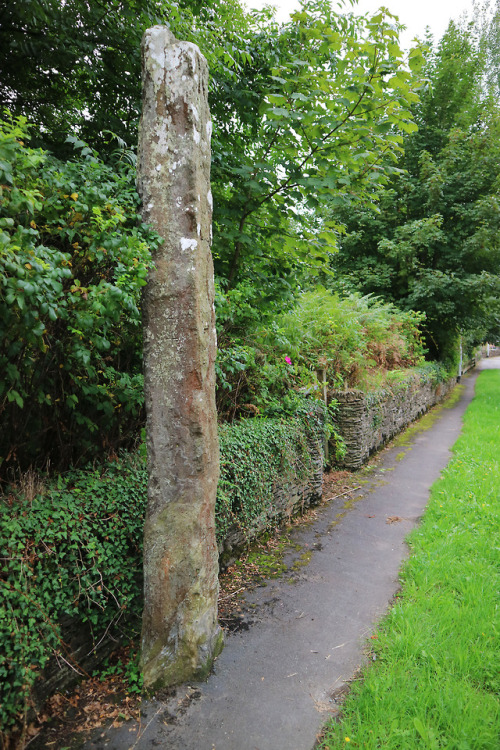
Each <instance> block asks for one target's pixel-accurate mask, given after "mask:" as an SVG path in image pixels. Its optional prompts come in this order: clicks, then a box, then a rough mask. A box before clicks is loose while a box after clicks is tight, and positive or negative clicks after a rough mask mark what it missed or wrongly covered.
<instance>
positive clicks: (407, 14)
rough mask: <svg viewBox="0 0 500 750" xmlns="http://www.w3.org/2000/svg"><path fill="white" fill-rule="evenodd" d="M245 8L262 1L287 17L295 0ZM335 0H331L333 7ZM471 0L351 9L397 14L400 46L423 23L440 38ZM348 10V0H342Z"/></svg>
mask: <svg viewBox="0 0 500 750" xmlns="http://www.w3.org/2000/svg"><path fill="white" fill-rule="evenodd" d="M244 2H245V5H246V6H247V7H248V8H262V7H263V6H264V5H275V6H277V7H278V20H281V21H286V20H288V17H289V14H290V12H292V11H294V10H297V9H298V8H299V5H300V3H299V0H244ZM336 3H337V0H332V5H333V6H334V7H335V5H336ZM472 3H473V0H359V2H358V5H357V11H356V8H353V10H354V11H356V12H357V13H359V15H364V14H365V13H374V12H375V11H376V10H378V8H380V7H381V6H385V7H387V8H388V9H389V10H390V11H391V12H392V13H394V14H395V15H397V16H399V20H400V21H401V23H404V24H405V26H407V28H408V30H407V31H406V32H405V33H404V34H403V35H402V37H401V41H402V46H403V47H406V48H408V47H410V45H411V40H412V39H413V38H414V37H415V36H419V37H421V38H423V36H424V32H425V27H426V26H430V27H431V31H432V33H433V34H434V38H435V39H436V41H437V40H438V39H440V38H441V36H442V35H443V33H444V31H445V30H446V27H447V26H448V23H449V21H450V19H451V18H454V19H456V18H458V16H459V15H460V14H461V13H462V11H464V10H465V11H469V10H471V9H472ZM345 7H346V9H347V10H350V5H349V3H348V2H346V3H345Z"/></svg>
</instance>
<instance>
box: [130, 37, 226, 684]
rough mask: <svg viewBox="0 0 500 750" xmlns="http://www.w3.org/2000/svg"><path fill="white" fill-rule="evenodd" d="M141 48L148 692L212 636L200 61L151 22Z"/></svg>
mask: <svg viewBox="0 0 500 750" xmlns="http://www.w3.org/2000/svg"><path fill="white" fill-rule="evenodd" d="M142 49H143V113H142V119H141V126H140V134H139V160H138V190H139V193H140V195H141V199H142V206H143V208H142V215H143V219H144V221H146V222H147V223H149V224H151V225H152V226H153V228H154V229H155V230H156V231H157V232H158V233H159V234H160V236H161V237H162V242H161V244H160V246H159V248H158V249H157V251H156V252H155V254H154V268H153V269H152V270H151V272H150V276H149V279H148V284H147V286H146V290H145V295H144V375H145V398H146V414H147V427H146V433H147V449H148V471H149V485H148V510H147V516H146V524H145V529H144V579H145V582H144V596H145V603H144V618H143V634H142V665H143V674H144V685H145V688H146V689H147V690H148V691H150V692H151V691H153V690H155V689H158V688H163V687H167V686H169V685H173V684H177V683H179V682H182V681H184V680H187V679H191V678H193V677H194V678H196V677H203V676H205V675H206V674H207V673H208V672H209V670H210V668H211V665H212V662H213V659H214V658H215V656H217V654H218V653H219V652H220V650H221V648H222V633H221V630H220V628H219V626H218V624H217V595H218V558H217V546H216V540H215V497H216V491H217V480H218V475H219V447H218V439H217V418H216V410H215V367H214V363H215V354H216V333H215V310H214V280H213V263H212V256H211V252H210V244H211V231H212V229H211V221H212V196H211V192H210V136H211V128H212V124H211V120H210V113H209V109H208V101H207V90H208V67H207V63H206V61H205V59H204V58H203V56H202V55H201V54H200V52H199V50H198V48H197V47H196V46H195V45H194V44H190V43H187V42H178V41H177V40H176V39H175V37H174V36H173V35H172V33H171V32H170V31H169V30H168V29H167V28H165V27H162V26H155V27H153V28H152V29H148V31H146V33H145V35H144V38H143V44H142Z"/></svg>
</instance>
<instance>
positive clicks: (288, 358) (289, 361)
mask: <svg viewBox="0 0 500 750" xmlns="http://www.w3.org/2000/svg"><path fill="white" fill-rule="evenodd" d="M285 362H286V363H287V364H288V365H291V364H292V360H291V359H290V357H285Z"/></svg>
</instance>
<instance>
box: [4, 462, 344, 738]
mask: <svg viewBox="0 0 500 750" xmlns="http://www.w3.org/2000/svg"><path fill="white" fill-rule="evenodd" d="M357 482H358V478H357V477H356V476H355V475H353V474H351V473H350V472H346V471H331V472H329V473H327V474H325V475H324V499H323V502H322V505H325V504H327V503H328V502H329V501H330V500H331V499H332V498H336V497H339V496H340V497H346V498H347V497H349V496H351V492H352V490H353V488H355V487H356V486H357ZM320 507H321V506H320ZM320 507H319V508H310V509H308V510H307V511H306V512H305V513H304V514H303V515H301V516H298V517H296V518H295V519H293V521H292V522H291V524H289V525H287V526H285V527H282V528H280V529H277V528H275V529H272V530H270V531H269V533H267V534H266V535H264V536H263V537H262V538H261V539H260V540H259V541H258V542H256V543H255V544H253V545H251V547H250V548H249V549H248V550H247V551H246V552H244V553H243V554H242V555H241V557H240V558H239V560H238V561H237V563H235V564H234V565H232V566H231V567H230V568H228V569H227V570H226V571H225V572H224V573H222V574H221V576H220V578H219V584H220V591H219V622H220V624H221V626H222V627H223V628H224V630H226V631H228V632H233V631H236V630H239V629H245V628H247V627H248V624H246V618H247V613H246V611H245V608H244V607H242V603H241V599H242V597H243V595H244V594H245V592H247V591H249V590H251V589H252V588H254V587H255V586H259V585H261V584H262V581H263V579H264V578H269V577H273V576H279V575H281V574H282V573H283V556H284V554H285V552H287V551H290V531H291V530H292V529H293V528H296V527H297V526H300V525H302V524H310V523H311V522H313V521H314V519H315V518H316V517H317V514H318V511H319V510H320ZM302 554H303V553H302V552H301V551H297V559H298V561H299V563H300V558H301V555H302ZM137 654H138V638H137V636H136V637H134V638H132V639H131V641H130V643H129V645H127V646H124V647H122V648H119V649H118V650H117V651H116V652H115V653H114V654H113V656H112V657H110V659H109V660H108V661H107V664H106V665H104V667H103V669H101V670H99V674H98V675H96V676H94V677H91V678H89V679H84V680H82V681H81V682H80V683H79V684H78V686H77V687H75V689H74V690H72V691H70V692H69V693H56V694H55V695H54V696H52V698H50V699H49V700H48V701H47V703H46V704H45V706H44V707H43V708H42V709H41V711H40V712H39V713H38V715H37V717H36V718H34V719H33V720H32V721H30V722H29V724H28V726H27V727H26V740H27V741H30V740H31V744H30V747H31V748H33V750H44V749H45V748H46V747H49V746H50V747H52V746H53V747H72V746H73V745H72V737H73V735H76V734H79V735H81V734H82V733H86V732H90V731H91V730H96V729H99V727H101V726H102V727H104V726H109V725H110V724H113V726H118V725H119V724H120V723H122V722H124V721H127V720H130V719H135V720H136V721H138V720H139V719H140V706H141V696H140V683H138V681H137V678H138V658H137ZM135 686H137V688H136V687H135ZM53 743H55V744H53ZM13 746H14V745H13ZM6 747H9V746H8V745H7V746H6Z"/></svg>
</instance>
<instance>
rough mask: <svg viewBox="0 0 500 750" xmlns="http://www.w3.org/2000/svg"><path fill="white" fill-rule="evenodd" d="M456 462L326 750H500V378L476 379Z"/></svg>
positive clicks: (417, 537) (436, 491)
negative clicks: (356, 749)
mask: <svg viewBox="0 0 500 750" xmlns="http://www.w3.org/2000/svg"><path fill="white" fill-rule="evenodd" d="M453 453H454V456H453V458H452V460H451V461H450V463H449V465H448V467H447V468H446V470H445V471H444V472H443V474H442V476H441V478H440V479H439V480H438V481H437V482H436V483H435V485H434V486H433V488H432V491H431V496H430V501H429V505H428V508H427V511H426V514H425V516H424V519H423V521H422V524H421V525H420V527H419V528H418V529H416V530H415V531H414V532H413V533H412V534H411V535H410V536H409V538H408V542H409V544H410V547H411V552H412V554H411V556H410V559H409V560H408V562H407V563H406V564H405V566H404V568H403V570H402V573H401V578H402V581H403V587H402V590H401V593H400V595H399V596H398V598H397V600H396V602H395V604H394V606H393V607H392V608H391V610H390V611H389V613H388V614H387V616H386V617H385V618H384V620H383V621H382V622H381V624H380V626H379V629H378V630H377V633H376V634H374V635H373V636H372V640H371V641H370V644H371V649H372V652H373V657H375V661H372V662H371V663H370V665H369V666H368V667H367V668H366V669H365V670H364V673H363V678H362V679H361V680H359V681H357V682H355V683H354V684H353V687H352V690H351V693H350V695H349V697H348V698H347V700H346V702H345V704H344V706H343V709H342V715H341V720H340V721H339V722H333V721H332V722H331V723H330V724H329V725H327V727H326V728H325V730H324V734H323V739H322V742H321V744H320V747H321V748H323V749H324V750H333V749H334V748H335V749H337V748H344V747H349V748H354V747H358V748H363V749H364V750H371V749H372V748H373V749H375V748H384V750H391V749H393V748H404V750H411V749H412V748H430V749H432V750H434V748H447V749H448V750H451V749H452V748H453V749H454V750H455V749H456V750H476V749H477V750H479V749H481V750H489V749H490V748H491V750H496V749H497V748H498V747H499V746H500V744H499V737H500V703H499V700H498V694H499V689H500V649H499V648H498V645H499V644H498V630H499V627H498V626H499V606H498V604H499V597H498V591H499V585H498V583H499V580H498V567H499V562H500V555H499V545H498V540H499V535H498V529H499V528H500V518H499V516H500V513H499V502H498V500H499V477H500V372H499V371H495V370H491V371H485V372H484V373H482V374H481V375H480V377H479V378H478V381H477V384H476V397H475V399H474V401H473V402H472V403H471V405H470V406H469V408H468V410H467V412H466V415H465V418H464V429H463V432H462V435H461V437H460V438H459V440H458V441H457V442H456V443H455V446H454V449H453Z"/></svg>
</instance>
